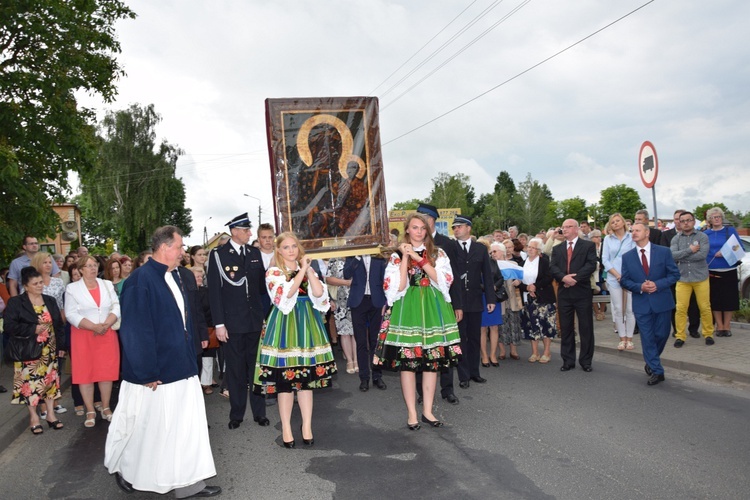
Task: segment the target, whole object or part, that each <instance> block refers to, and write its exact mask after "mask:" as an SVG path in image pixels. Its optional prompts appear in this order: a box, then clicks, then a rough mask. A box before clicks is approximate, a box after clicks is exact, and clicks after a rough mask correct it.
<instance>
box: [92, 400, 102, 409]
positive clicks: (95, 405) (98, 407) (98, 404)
mask: <svg viewBox="0 0 750 500" xmlns="http://www.w3.org/2000/svg"><path fill="white" fill-rule="evenodd" d="M94 409H95V410H96V411H102V403H101V401H99V402H98V403H94Z"/></svg>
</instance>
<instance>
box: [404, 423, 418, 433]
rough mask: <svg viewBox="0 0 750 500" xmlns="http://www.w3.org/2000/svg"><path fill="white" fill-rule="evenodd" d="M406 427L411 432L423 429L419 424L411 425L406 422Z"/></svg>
mask: <svg viewBox="0 0 750 500" xmlns="http://www.w3.org/2000/svg"><path fill="white" fill-rule="evenodd" d="M406 426H407V427H408V428H409V430H410V431H418V430H419V429H421V428H422V426H421V425H419V422H417V423H416V424H410V423H409V422H406Z"/></svg>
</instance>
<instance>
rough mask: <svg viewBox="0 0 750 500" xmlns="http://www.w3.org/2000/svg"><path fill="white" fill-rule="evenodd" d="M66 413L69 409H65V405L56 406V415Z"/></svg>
mask: <svg viewBox="0 0 750 500" xmlns="http://www.w3.org/2000/svg"><path fill="white" fill-rule="evenodd" d="M66 411H68V409H67V408H65V407H64V406H63V405H57V406H55V413H65V412H66Z"/></svg>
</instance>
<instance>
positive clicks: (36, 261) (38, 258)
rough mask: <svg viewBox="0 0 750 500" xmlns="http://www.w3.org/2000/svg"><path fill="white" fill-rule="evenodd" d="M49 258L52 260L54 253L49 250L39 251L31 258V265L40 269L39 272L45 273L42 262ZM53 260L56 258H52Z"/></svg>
mask: <svg viewBox="0 0 750 500" xmlns="http://www.w3.org/2000/svg"><path fill="white" fill-rule="evenodd" d="M47 258H49V259H50V260H52V255H50V254H49V253H47V252H37V253H36V255H34V256H33V257H32V258H31V267H33V268H34V269H36V270H37V271H39V274H43V273H42V264H43V263H44V261H45V260H47ZM52 262H54V260H52Z"/></svg>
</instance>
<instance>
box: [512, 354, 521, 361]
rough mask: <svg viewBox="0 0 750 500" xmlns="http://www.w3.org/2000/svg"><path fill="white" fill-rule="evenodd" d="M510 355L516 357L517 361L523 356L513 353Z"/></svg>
mask: <svg viewBox="0 0 750 500" xmlns="http://www.w3.org/2000/svg"><path fill="white" fill-rule="evenodd" d="M510 357H511V359H515V360H516V361H518V360H519V359H521V356H519V355H518V354H511V355H510Z"/></svg>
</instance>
